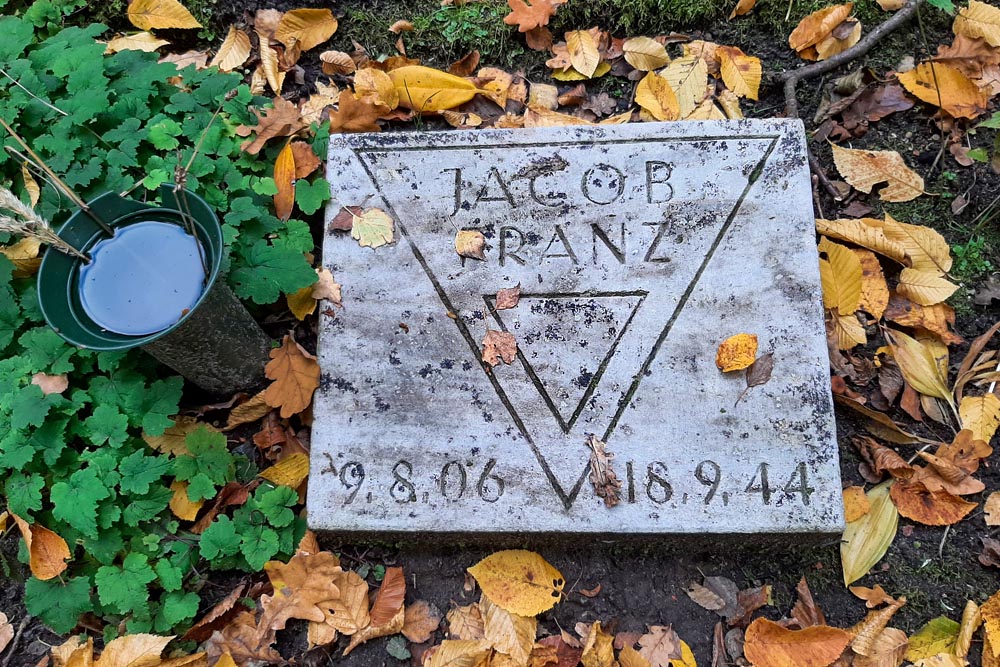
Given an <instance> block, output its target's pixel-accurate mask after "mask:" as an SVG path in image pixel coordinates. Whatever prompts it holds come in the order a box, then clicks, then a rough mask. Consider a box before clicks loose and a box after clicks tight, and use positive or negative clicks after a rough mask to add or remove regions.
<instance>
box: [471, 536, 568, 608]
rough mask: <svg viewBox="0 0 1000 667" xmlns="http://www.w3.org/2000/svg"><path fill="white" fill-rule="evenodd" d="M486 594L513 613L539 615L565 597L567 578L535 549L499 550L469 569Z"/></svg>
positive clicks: (496, 603)
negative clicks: (564, 587) (534, 550)
mask: <svg viewBox="0 0 1000 667" xmlns="http://www.w3.org/2000/svg"><path fill="white" fill-rule="evenodd" d="M469 574H471V575H472V576H473V577H475V579H476V582H478V583H479V587H480V588H482V589H483V595H485V596H486V597H487V598H489V600H490V601H491V602H492V603H493V604H495V605H497V606H498V607H500V608H502V609H505V610H507V611H509V612H511V613H512V614H518V615H519V616H537V615H538V614H540V613H542V612H543V611H547V610H549V609H551V608H552V607H553V606H555V604H556V602H559V600H560V599H561V598H562V590H563V586H565V585H566V581H565V580H564V579H563V576H562V574H561V573H560V572H559V570H557V569H556V568H554V567H552V566H551V565H550V564H549V563H548V562H547V561H546V560H545V559H544V558H542V557H541V556H539V555H538V554H537V553H535V552H533V551H525V550H522V549H512V550H507V551H498V552H496V553H495V554H492V555H490V556H487V557H486V558H484V559H483V560H481V561H479V562H478V563H476V564H475V565H473V566H472V567H470V568H469Z"/></svg>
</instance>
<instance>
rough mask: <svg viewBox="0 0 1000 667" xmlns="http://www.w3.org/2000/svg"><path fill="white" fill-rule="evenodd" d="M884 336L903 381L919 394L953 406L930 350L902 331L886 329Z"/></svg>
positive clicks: (949, 393) (946, 385) (946, 384)
mask: <svg viewBox="0 0 1000 667" xmlns="http://www.w3.org/2000/svg"><path fill="white" fill-rule="evenodd" d="M885 336H886V340H888V342H889V347H890V348H891V349H892V357H893V359H895V360H896V363H897V364H899V370H900V371H901V372H902V374H903V379H905V380H906V381H907V383H909V385H910V386H911V387H913V388H914V389H916V390H917V391H918V392H920V393H921V394H924V395H925V396H934V397H935V398H940V399H941V400H943V401H946V402H948V403H949V404H953V401H952V397H951V392H950V391H949V390H948V383H947V382H946V381H945V378H944V377H942V375H941V368H940V366H938V363H937V360H936V359H935V357H934V353H933V352H932V351H931V349H930V348H929V347H927V346H926V345H924V344H923V343H921V342H920V341H918V340H917V339H915V338H911V337H910V336H907V335H906V334H905V333H903V332H902V331H895V330H892V329H886V330H885Z"/></svg>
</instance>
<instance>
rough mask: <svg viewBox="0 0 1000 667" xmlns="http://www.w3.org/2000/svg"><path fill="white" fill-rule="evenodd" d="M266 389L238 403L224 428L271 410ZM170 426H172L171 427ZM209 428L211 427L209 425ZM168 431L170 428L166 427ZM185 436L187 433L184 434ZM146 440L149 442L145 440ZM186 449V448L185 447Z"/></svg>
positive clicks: (251, 419)
mask: <svg viewBox="0 0 1000 667" xmlns="http://www.w3.org/2000/svg"><path fill="white" fill-rule="evenodd" d="M265 393H266V391H262V392H260V393H258V394H255V395H253V396H251V397H250V398H249V399H247V400H246V401H244V402H243V403H240V404H239V405H237V406H236V407H235V408H233V409H232V410H231V411H230V412H229V419H227V420H226V428H225V429H224V430H226V431H230V430H232V429H234V428H236V427H237V426H240V425H242V424H249V423H250V422H255V421H257V420H258V419H260V418H261V417H263V416H264V415H266V414H267V413H268V412H270V411H271V406H270V405H268V404H267V400H266V399H265V398H264V394H265ZM181 419H182V418H181V417H175V418H174V422H175V423H176V422H178V421H180V420H181ZM194 424H195V425H194V426H191V427H190V428H191V429H192V430H193V429H194V428H197V422H194ZM171 428H172V427H171ZM210 428H211V427H210ZM167 430H168V431H169V430H170V429H167ZM184 437H187V434H186V433H185V434H184ZM147 442H149V441H148V440H147ZM185 451H186V448H185Z"/></svg>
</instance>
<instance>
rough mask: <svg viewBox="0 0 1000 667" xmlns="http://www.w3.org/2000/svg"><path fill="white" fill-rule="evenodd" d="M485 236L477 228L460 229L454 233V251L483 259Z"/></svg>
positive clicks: (471, 257) (463, 255) (464, 255)
mask: <svg viewBox="0 0 1000 667" xmlns="http://www.w3.org/2000/svg"><path fill="white" fill-rule="evenodd" d="M485 247H486V237H485V236H483V233H482V232H481V231H479V230H478V229H460V230H458V232H457V233H456V234H455V252H457V253H458V254H459V255H461V256H462V257H468V258H469V259H481V260H485V259H486V255H484V254H483V248H485Z"/></svg>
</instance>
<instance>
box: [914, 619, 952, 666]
mask: <svg viewBox="0 0 1000 667" xmlns="http://www.w3.org/2000/svg"><path fill="white" fill-rule="evenodd" d="M959 629H960V626H959V624H958V623H956V622H955V621H953V620H951V619H950V618H948V617H947V616H938V617H937V618H935V619H932V620H930V621H928V622H927V623H925V624H924V626H923V627H922V628H920V629H919V630H918V631H917V632H916V634H914V635H913V636H912V637H910V646H909V648H908V649H907V651H906V659H907V660H909V661H911V662H916V661H918V660H924V659H925V658H930V657H932V656H935V655H938V654H939V653H951V652H952V650H953V649H954V646H955V640H956V639H958V631H959Z"/></svg>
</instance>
